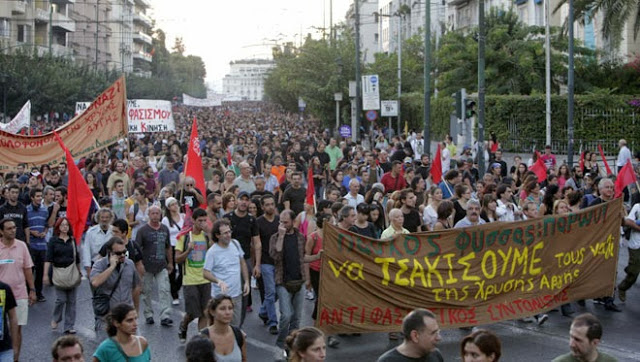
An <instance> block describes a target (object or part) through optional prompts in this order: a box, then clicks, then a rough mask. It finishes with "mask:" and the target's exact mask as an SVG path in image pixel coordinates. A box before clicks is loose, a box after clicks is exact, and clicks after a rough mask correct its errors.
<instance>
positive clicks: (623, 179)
mask: <svg viewBox="0 0 640 362" xmlns="http://www.w3.org/2000/svg"><path fill="white" fill-rule="evenodd" d="M637 181H638V180H637V179H636V173H635V172H634V171H633V166H632V165H631V160H627V163H625V164H624V166H623V167H622V168H621V169H620V172H618V177H617V178H616V183H615V192H616V193H615V196H614V197H616V198H618V197H620V196H622V190H624V188H625V187H627V185H629V184H632V183H636V182H637Z"/></svg>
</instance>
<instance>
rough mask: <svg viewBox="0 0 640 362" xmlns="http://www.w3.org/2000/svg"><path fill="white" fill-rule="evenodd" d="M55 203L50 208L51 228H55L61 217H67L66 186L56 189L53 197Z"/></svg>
mask: <svg viewBox="0 0 640 362" xmlns="http://www.w3.org/2000/svg"><path fill="white" fill-rule="evenodd" d="M53 200H54V203H53V205H51V206H49V209H48V210H49V221H48V223H49V228H53V226H54V225H55V224H56V221H57V220H58V219H59V218H61V217H67V189H66V188H65V187H64V186H58V187H56V190H55V192H54V196H53Z"/></svg>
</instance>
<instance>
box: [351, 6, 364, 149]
mask: <svg viewBox="0 0 640 362" xmlns="http://www.w3.org/2000/svg"><path fill="white" fill-rule="evenodd" d="M359 1H360V0H354V1H353V3H354V7H355V14H356V129H354V130H352V136H353V140H355V141H357V140H358V134H359V133H360V125H361V124H362V122H361V119H362V115H361V113H362V112H361V109H362V77H361V76H360V5H359Z"/></svg>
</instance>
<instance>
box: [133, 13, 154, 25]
mask: <svg viewBox="0 0 640 362" xmlns="http://www.w3.org/2000/svg"><path fill="white" fill-rule="evenodd" d="M133 21H137V22H139V23H141V24H143V25H144V26H146V27H147V28H150V27H151V25H152V21H151V18H150V17H148V16H147V15H145V14H143V13H136V14H133Z"/></svg>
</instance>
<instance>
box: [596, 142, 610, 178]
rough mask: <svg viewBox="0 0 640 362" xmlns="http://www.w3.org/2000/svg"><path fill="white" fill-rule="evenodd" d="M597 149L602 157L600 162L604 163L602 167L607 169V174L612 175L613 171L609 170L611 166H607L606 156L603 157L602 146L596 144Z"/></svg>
mask: <svg viewBox="0 0 640 362" xmlns="http://www.w3.org/2000/svg"><path fill="white" fill-rule="evenodd" d="M598 151H600V157H602V162H603V163H604V168H605V169H606V170H607V176H609V175H613V172H611V168H610V167H609V164H608V163H607V158H606V157H604V152H603V151H602V146H600V145H598Z"/></svg>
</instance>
